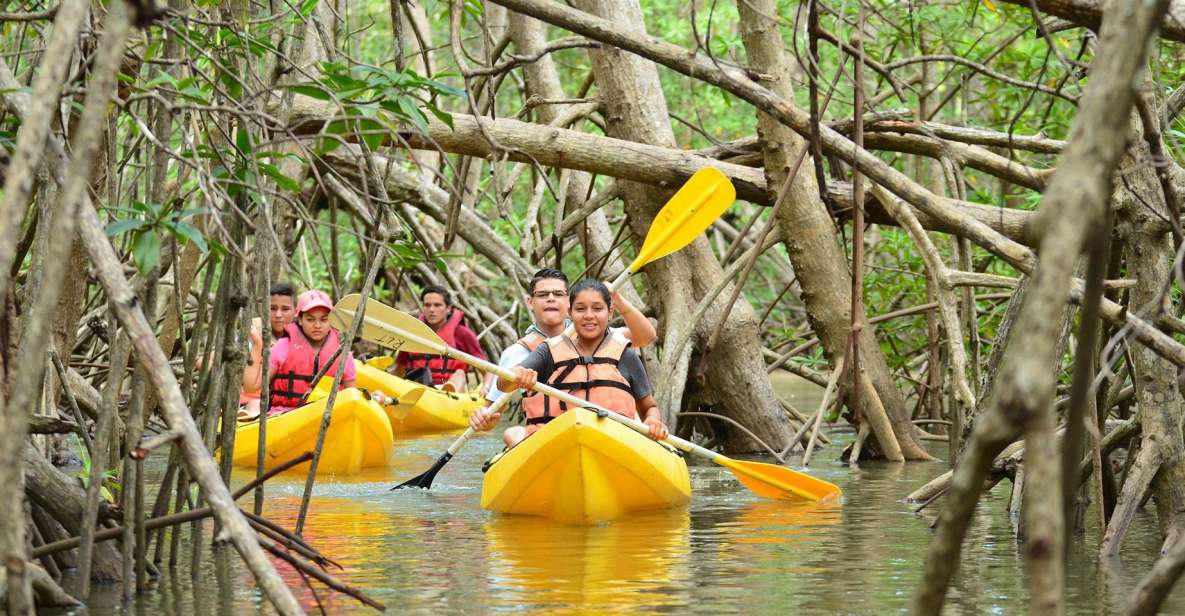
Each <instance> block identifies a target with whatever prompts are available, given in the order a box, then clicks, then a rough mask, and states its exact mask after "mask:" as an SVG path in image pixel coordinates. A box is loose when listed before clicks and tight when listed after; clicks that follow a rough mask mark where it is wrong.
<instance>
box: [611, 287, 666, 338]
mask: <svg viewBox="0 0 1185 616" xmlns="http://www.w3.org/2000/svg"><path fill="white" fill-rule="evenodd" d="M613 307H614V308H616V309H617V312H619V313H620V314H621V318H622V319H623V320H625V326H626V329H627V330H628V331H627V336H628V337H629V339H630V344H632V345H633V346H634V348H637V349H640V348H642V347H644V346H646V345H648V344H650V343H652V342H654V341H655V340H658V332H657V331H655V330H654V324H653V323H651V322H650V319H647V318H646V315H644V314H642V311H641V310H638V309H637V308H634V306H633V305H632V304H630V303H629V301H627V300H626V299H625V298H624V297H622V296H621V293H618V292H616V291H614V292H613Z"/></svg>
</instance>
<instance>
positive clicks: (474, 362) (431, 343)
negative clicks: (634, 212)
mask: <svg viewBox="0 0 1185 616" xmlns="http://www.w3.org/2000/svg"><path fill="white" fill-rule="evenodd" d="M627 271H628V270H627ZM619 278H620V276H619ZM614 282H617V281H616V280H615V281H614ZM346 312H352V311H346ZM350 316H353V315H352V314H351V315H350ZM366 322H367V323H368V324H369V325H371V326H373V327H377V328H379V329H382V330H385V331H387V332H389V333H391V334H392V335H394V336H396V337H399V338H403V339H405V340H407V341H409V342H414V343H415V344H418V345H420V346H424V347H427V348H430V349H432V350H433V351H435V352H437V353H440V354H441V355H447V356H449V357H451V358H453V359H456V360H460V361H463V362H465V363H467V364H469V365H471V366H474V367H476V368H481V369H482V370H484V371H486V372H493V373H494V374H496V375H498V376H500V377H502V378H504V379H506V380H508V381H513V380H514V378H515V377H514V373H513V372H511V371H509V370H507V369H505V368H503V367H501V366H499V365H498V364H494V363H491V362H488V361H486V360H484V359H479V358H477V357H474V356H472V355H470V354H468V353H463V352H461V351H458V350H456V349H454V348H451V347H449V346H448V345H445V344H443V343H442V342H440V341H438V340H429V339H427V338H424V337H423V336H418V335H416V334H415V333H413V332H409V331H406V330H402V329H399V328H397V327H392V326H391V325H390V324H388V323H386V322H384V321H380V320H379V319H375V318H373V317H370V316H367V317H366ZM531 389H533V390H535V391H537V392H539V393H541V394H543V395H546V396H551V397H552V398H555V399H557V400H563V401H564V402H567V403H568V404H571V405H573V406H578V407H582V408H586V409H589V410H592V411H597V414H598V415H601V416H602V417H608V418H610V419H612V420H613V421H616V422H618V423H621V424H625V425H626V426H629V427H630V428H633V429H634V431H636V432H639V433H641V434H649V433H650V426H647V425H646V424H644V423H642V422H640V421H638V420H637V419H633V418H630V417H626V416H625V415H622V414H620V413H617V412H615V411H611V410H609V409H607V408H605V407H603V406H600V405H597V404H593V403H591V402H589V401H588V400H582V399H580V398H577V397H576V396H573V395H572V394H570V393H567V392H563V391H560V390H558V389H556V388H554V387H551V386H549V385H544V384H542V383H535V385H534V386H533V387H531ZM506 397H507V396H502V398H506ZM499 401H501V398H499ZM464 440H467V439H466V436H465V435H462V436H461V438H458V439H457V441H460V444H461V445H464ZM664 440H665V441H666V442H667V443H670V444H671V445H672V446H674V447H675V448H677V449H681V450H683V451H686V452H688V453H694V454H698V455H700V456H704V457H706V458H708V459H709V460H715V459H716V454H715V453H713V452H711V451H709V450H707V449H704V448H703V447H700V446H699V445H696V444H695V443H692V442H691V441H687V440H684V439H681V438H679V437H677V436H673V435H672V436H668V437H667V438H666V439H664ZM453 445H457V443H456V442H454V443H453ZM458 448H459V447H458ZM452 449H453V447H451V446H450V447H449V450H450V451H451V450H452Z"/></svg>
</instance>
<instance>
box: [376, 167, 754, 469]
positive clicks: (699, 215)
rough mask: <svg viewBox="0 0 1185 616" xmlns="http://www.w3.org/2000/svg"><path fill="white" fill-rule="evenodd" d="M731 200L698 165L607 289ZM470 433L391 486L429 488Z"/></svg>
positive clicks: (497, 408) (684, 241) (717, 176)
mask: <svg viewBox="0 0 1185 616" xmlns="http://www.w3.org/2000/svg"><path fill="white" fill-rule="evenodd" d="M735 200H736V189H735V188H734V187H733V185H732V182H731V181H730V180H729V179H728V176H726V175H724V174H723V173H721V172H720V170H719V169H716V168H715V167H702V168H700V170H699V171H696V172H695V173H694V174H692V175H691V177H690V178H688V179H687V181H686V182H685V183H684V184H683V186H682V187H680V188H679V190H678V191H677V192H676V193H675V194H674V195H672V196H671V198H670V199H668V200H667V202H666V204H665V205H663V206H662V209H661V210H659V211H658V214H657V215H656V216H655V217H654V222H653V223H652V224H651V225H650V230H648V231H647V232H646V239H645V240H644V241H643V242H642V249H641V250H639V251H638V256H637V257H635V258H634V260H633V262H631V263H630V265H629V267H627V268H626V269H625V270H624V271H622V272H621V274H620V275H618V276H617V278H615V279H613V282H611V283H609V290H610V292H614V291H619V290H621V287H622V286H623V285H624V284H625V282H626V280H627V279H628V278H629V277H630V275H632V274H634V273H637V271H638V270H640V269H642V267H643V266H645V265H646V264H647V263H650V262H651V261H655V260H657V259H661V258H663V257H665V256H667V255H669V254H671V253H672V252H675V251H676V250H679V249H680V248H683V247H684V246H686V245H688V244H690V243H691V242H692V240H694V239H695V238H696V237H698V236H699V234H700V233H703V232H704V230H705V229H707V228H708V226H709V225H711V224H712V222H714V221H715V220H716V219H717V218H720V215H721V214H723V213H724V210H727V209H728V206H730V205H732V202H733V201H735ZM363 327H365V325H363ZM372 333H373V334H374V335H375V336H381V335H382V334H380V333H377V332H374V331H373V330H372ZM572 333H573V330H572V328H571V327H569V328H568V329H567V330H565V331H564V334H566V335H569V336H570V335H572ZM362 337H363V338H365V339H367V340H373V338H367V336H366V332H363V334H362ZM380 344H382V343H380ZM510 399H511V397H510V396H509V395H505V396H502V397H500V398H498V401H497V402H495V403H494V405H493V406H491V407H490V408H488V409H486V414H490V415H492V414H495V413H500V412H502V409H504V408H505V407H506V405H507V404H509V403H510ZM474 434H476V433H475V432H474V430H473V429H472V428H468V429H466V430H465V433H464V434H462V435H461V436H460V437H459V438H457V440H455V441H453V444H452V445H449V448H448V450H447V451H445V452H444V455H442V456H440V457H439V458H437V460H436V462H435V463H433V464H432V468H430V469H428V470H426V471H424V472H423V473H421V474H419V475H416V476H415V477H412V478H411V479H409V480H407V481H405V482H403V483H401V484H399V485H397V486H395V487H394V488H391V489H392V490H398V489H400V488H424V489H428V488H431V487H432V480H433V479H434V478H436V473H439V472H440V469H442V468H444V465H445V464H448V461H449V460H451V459H452V458H453V456H455V455H456V454H457V452H458V451H460V450H461V448H462V447H464V446H465V444H466V443H468V442H469V439H471V438H473V436H474Z"/></svg>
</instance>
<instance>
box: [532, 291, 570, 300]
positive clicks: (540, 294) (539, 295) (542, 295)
mask: <svg viewBox="0 0 1185 616" xmlns="http://www.w3.org/2000/svg"><path fill="white" fill-rule="evenodd" d="M549 295H550V296H552V297H555V298H556V299H562V298H565V297H568V292H567V291H562V290H560V289H553V290H551V291H535V292H534V293H532V294H531V297H534V298H535V299H547V297H548V296H549Z"/></svg>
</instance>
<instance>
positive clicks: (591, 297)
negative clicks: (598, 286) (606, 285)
mask: <svg viewBox="0 0 1185 616" xmlns="http://www.w3.org/2000/svg"><path fill="white" fill-rule="evenodd" d="M572 324H573V326H575V327H576V335H577V336H579V337H580V339H581V340H584V341H585V342H594V341H599V340H600V339H601V337H602V336H604V335H605V328H606V327H608V325H609V304H608V303H607V302H606V301H605V298H604V297H603V296H601V294H600V292H598V291H597V290H595V289H585V290H583V291H580V292H579V293H577V294H576V295H575V296H573V297H572Z"/></svg>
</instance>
